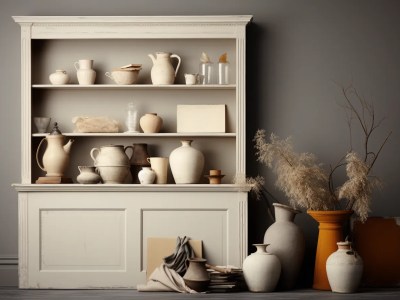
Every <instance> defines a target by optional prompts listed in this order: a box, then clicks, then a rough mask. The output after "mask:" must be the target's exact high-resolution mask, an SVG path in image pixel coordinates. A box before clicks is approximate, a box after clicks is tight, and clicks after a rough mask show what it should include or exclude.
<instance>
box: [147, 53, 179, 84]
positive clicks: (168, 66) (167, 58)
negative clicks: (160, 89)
mask: <svg viewBox="0 0 400 300" xmlns="http://www.w3.org/2000/svg"><path fill="white" fill-rule="evenodd" d="M149 57H150V58H151V60H152V61H153V67H152V68H151V81H152V83H153V84H173V83H174V81H175V77H176V74H177V73H178V70H179V67H180V65H181V58H180V57H179V56H178V55H177V54H171V53H168V52H157V53H156V57H155V56H154V55H153V54H149ZM171 58H176V59H177V60H178V64H177V66H176V69H175V70H174V67H173V65H172V63H171Z"/></svg>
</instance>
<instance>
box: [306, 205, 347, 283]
mask: <svg viewBox="0 0 400 300" xmlns="http://www.w3.org/2000/svg"><path fill="white" fill-rule="evenodd" d="M307 213H308V214H309V215H310V216H311V217H313V218H314V220H316V221H317V222H318V223H319V227H318V228H319V232H318V244H317V252H316V254H315V266H314V280H313V286H312V287H313V289H317V290H325V291H330V290H331V287H330V285H329V281H328V276H327V274H326V260H327V259H328V257H329V255H331V254H332V253H333V252H335V251H336V249H337V245H336V243H338V242H340V241H343V240H344V239H343V223H344V222H345V221H347V220H349V219H350V216H351V215H352V214H353V211H352V210H324V211H320V210H308V211H307Z"/></svg>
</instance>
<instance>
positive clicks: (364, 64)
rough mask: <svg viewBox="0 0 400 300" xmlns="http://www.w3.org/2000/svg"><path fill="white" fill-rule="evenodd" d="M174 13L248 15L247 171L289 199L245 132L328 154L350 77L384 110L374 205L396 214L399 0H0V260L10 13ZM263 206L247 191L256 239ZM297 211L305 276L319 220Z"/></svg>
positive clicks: (7, 159)
mask: <svg viewBox="0 0 400 300" xmlns="http://www.w3.org/2000/svg"><path fill="white" fill-rule="evenodd" d="M175 14H176V15H208V14H251V15H253V16H254V22H253V23H252V24H251V25H250V26H249V27H248V58H247V64H248V68H247V82H248V91H247V95H248V97H247V103H248V105H247V109H248V112H247V117H248V131H247V135H248V137H247V139H248V154H247V164H248V175H251V176H254V175H257V174H261V175H263V176H265V177H266V179H267V181H266V188H267V189H268V190H269V191H270V192H272V193H273V194H274V195H275V197H276V198H277V199H279V201H281V202H286V201H287V200H286V199H285V198H284V197H283V195H282V194H280V193H279V192H277V191H276V189H275V188H274V176H273V174H271V173H270V172H269V171H267V170H266V168H265V167H263V166H262V165H260V164H258V163H256V162H255V159H254V151H253V144H252V137H253V136H254V133H255V131H256V130H257V129H258V128H264V129H266V131H267V132H268V133H270V132H275V133H276V134H278V135H280V136H281V137H286V136H292V137H293V140H294V143H295V147H296V149H297V150H299V151H308V152H313V153H315V154H316V155H317V156H318V157H319V158H320V159H321V161H322V162H324V163H326V164H329V163H335V162H336V161H337V160H338V159H339V158H340V157H341V156H342V155H343V154H344V153H345V152H346V150H347V149H348V146H349V143H348V140H349V139H348V128H347V124H346V118H345V111H344V110H343V108H342V107H341V104H343V97H342V96H341V91H340V85H347V84H349V83H353V85H354V86H355V87H356V88H357V89H358V90H359V91H360V92H361V93H362V94H363V95H364V96H365V98H366V99H367V100H369V101H373V102H374V105H375V111H376V113H377V115H378V116H381V117H385V118H386V119H385V121H384V123H383V124H382V125H381V126H380V127H379V130H378V134H377V135H376V138H377V139H375V140H374V141H373V142H374V143H375V145H376V144H378V143H379V139H382V138H383V137H384V135H385V133H386V132H388V131H390V130H393V134H392V136H391V138H390V141H389V143H388V144H387V145H386V147H385V148H384V150H383V153H382V155H381V157H380V159H379V161H378V162H377V163H376V165H375V168H374V173H375V174H376V175H378V176H380V177H381V178H382V180H383V181H384V183H385V186H384V189H383V190H382V191H379V192H376V193H375V194H374V199H373V205H372V212H371V215H376V216H400V204H399V201H398V194H399V193H400V187H399V184H398V180H399V177H398V174H397V171H398V170H399V167H400V162H399V155H398V151H397V149H399V146H400V145H399V141H400V139H399V132H398V128H400V118H399V112H400V108H399V97H400V88H399V87H400V1H396V0H362V1H361V0H336V1H332V0H318V1H317V0H246V1H244V0H242V1H240V0H201V1H199V0H163V1H161V0H159V1H156V0H113V1H110V0H85V1H82V0H68V1H66V0H64V1H54V0H30V1H22V0H1V2H0V41H1V46H0V47H1V48H0V51H1V52H0V60H1V70H2V72H0V93H1V97H0V101H1V102H0V103H1V104H0V105H1V110H0V114H1V117H0V130H1V135H0V136H1V144H0V154H1V159H0V166H1V169H0V172H1V177H0V178H1V181H0V191H1V194H0V269H1V262H2V260H3V261H5V260H7V259H8V258H16V257H17V197H16V192H15V191H14V189H13V188H12V187H11V183H13V182H19V181H20V172H19V169H20V136H19V134H20V87H19V83H20V44H19V36H20V28H19V26H18V25H17V24H15V23H14V22H13V20H12V18H11V16H13V15H175ZM357 135H358V136H359V135H360V134H359V133H358V134H357ZM357 135H356V136H357ZM356 140H357V139H355V141H356ZM269 200H270V201H272V200H271V199H269ZM266 215H267V214H266V204H265V202H263V201H257V200H254V199H250V203H249V227H250V228H249V239H250V240H249V243H250V244H251V243H254V242H260V241H261V240H262V237H263V234H264V231H265V229H266V227H267V226H268V224H269V223H270V221H269V220H268V219H267V217H266ZM296 221H297V223H298V224H299V225H300V226H301V227H302V228H303V230H304V231H305V233H306V237H307V245H308V247H307V249H308V251H307V260H306V262H307V264H306V266H305V268H304V273H303V278H304V279H303V282H304V284H306V285H307V284H309V282H310V280H311V274H312V256H313V253H314V252H313V251H314V249H315V243H316V234H317V228H316V227H317V225H316V223H315V222H314V221H312V220H311V218H310V217H309V216H308V215H306V214H302V215H300V216H299V217H297V220H296ZM0 271H1V270H0Z"/></svg>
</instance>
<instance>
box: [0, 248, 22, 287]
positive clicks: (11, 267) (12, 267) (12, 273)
mask: <svg viewBox="0 0 400 300" xmlns="http://www.w3.org/2000/svg"><path fill="white" fill-rule="evenodd" d="M0 286H18V258H16V257H15V256H4V255H3V256H0Z"/></svg>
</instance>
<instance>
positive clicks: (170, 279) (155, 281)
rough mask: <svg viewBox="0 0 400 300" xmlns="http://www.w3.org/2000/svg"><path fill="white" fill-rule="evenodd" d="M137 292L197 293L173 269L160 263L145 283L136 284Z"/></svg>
mask: <svg viewBox="0 0 400 300" xmlns="http://www.w3.org/2000/svg"><path fill="white" fill-rule="evenodd" d="M137 290H138V291H139V292H179V293H191V294H195V293H197V292H196V291H195V290H192V289H191V288H189V287H188V286H187V285H186V284H185V281H184V280H183V278H182V277H181V276H180V275H179V274H178V273H177V272H176V271H174V270H172V269H170V268H168V267H167V266H166V265H165V264H161V265H160V266H159V267H158V268H156V269H155V270H154V271H153V273H151V275H150V277H149V281H147V283H146V284H139V285H137Z"/></svg>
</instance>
